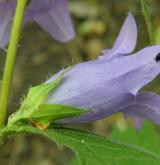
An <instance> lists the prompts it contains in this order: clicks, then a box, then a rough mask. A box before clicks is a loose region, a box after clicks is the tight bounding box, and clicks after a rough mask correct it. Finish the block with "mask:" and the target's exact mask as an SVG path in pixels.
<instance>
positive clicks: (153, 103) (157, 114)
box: [121, 92, 160, 124]
mask: <svg viewBox="0 0 160 165" xmlns="http://www.w3.org/2000/svg"><path fill="white" fill-rule="evenodd" d="M121 112H123V113H124V114H125V115H127V116H131V117H140V118H145V119H149V120H152V121H153V122H155V123H157V124H160V95H158V94H156V93H152V92H144V93H139V94H137V95H136V96H135V103H134V104H131V105H130V106H127V107H125V108H124V109H122V110H121Z"/></svg>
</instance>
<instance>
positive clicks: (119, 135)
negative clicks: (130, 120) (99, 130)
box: [112, 122, 160, 165]
mask: <svg viewBox="0 0 160 165" xmlns="http://www.w3.org/2000/svg"><path fill="white" fill-rule="evenodd" d="M112 138H114V139H117V140H120V141H121V142H125V143H128V144H134V145H138V146H141V147H143V148H145V149H147V150H150V151H151V152H153V153H155V154H157V155H160V140H159V139H160V135H159V134H158V133H157V131H156V129H155V126H154V125H153V124H152V123H149V122H145V123H144V124H143V127H142V128H141V130H139V131H136V130H135V128H134V127H133V126H129V127H128V129H127V130H126V131H123V132H122V131H120V130H119V129H118V128H113V131H112ZM114 164H115V163H114ZM142 164H145V165H155V164H156V162H153V161H148V160H143V162H142V161H139V160H134V161H132V160H125V161H124V160H121V161H119V162H118V163H117V164H115V165H142Z"/></svg>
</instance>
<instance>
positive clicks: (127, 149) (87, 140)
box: [0, 125, 160, 165]
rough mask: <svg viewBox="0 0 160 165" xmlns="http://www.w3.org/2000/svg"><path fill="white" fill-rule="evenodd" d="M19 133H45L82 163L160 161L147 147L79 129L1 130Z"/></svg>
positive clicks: (14, 127) (3, 133) (88, 164)
mask: <svg viewBox="0 0 160 165" xmlns="http://www.w3.org/2000/svg"><path fill="white" fill-rule="evenodd" d="M17 133H33V134H40V135H43V136H45V137H47V138H49V139H51V140H53V141H55V142H56V143H57V144H59V145H65V146H67V147H69V148H71V149H72V150H73V151H74V152H75V153H76V156H77V158H78V162H79V164H81V165H94V164H96V165H97V164H98V165H104V164H105V165H106V164H111V161H112V160H114V161H115V162H116V161H117V162H119V161H120V160H124V159H130V160H132V161H133V160H135V159H141V160H142V159H147V160H154V161H157V162H160V157H159V156H157V155H156V154H153V153H151V152H149V151H147V150H145V149H142V148H140V147H136V146H133V145H128V144H124V143H119V142H116V141H112V140H110V139H108V138H105V137H102V136H98V135H95V134H90V133H86V132H82V131H78V130H72V129H68V128H62V127H57V126H55V127H53V128H49V129H47V130H40V129H37V128H35V127H31V126H25V125H23V126H18V127H17V126H12V127H8V128H5V129H3V130H1V132H0V137H6V136H11V135H13V134H17Z"/></svg>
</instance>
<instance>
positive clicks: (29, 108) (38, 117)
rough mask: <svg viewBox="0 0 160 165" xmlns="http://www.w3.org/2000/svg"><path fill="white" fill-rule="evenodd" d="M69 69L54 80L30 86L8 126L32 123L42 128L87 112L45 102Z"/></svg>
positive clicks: (10, 118)
mask: <svg viewBox="0 0 160 165" xmlns="http://www.w3.org/2000/svg"><path fill="white" fill-rule="evenodd" d="M66 72H67V71H66V70H65V71H63V72H62V73H61V74H60V75H59V76H58V77H57V78H56V79H55V80H54V81H52V82H50V83H44V84H41V85H38V86H35V87H32V88H30V90H29V92H28V94H27V96H26V98H25V99H24V101H23V102H22V104H21V107H20V109H19V110H18V111H17V112H16V113H14V114H12V115H11V116H10V117H9V120H8V126H10V125H13V124H18V123H24V122H25V123H26V122H27V123H32V124H33V125H34V126H36V127H38V128H42V129H46V128H48V126H49V125H50V124H51V123H53V122H54V121H55V120H58V119H63V118H66V117H76V116H80V115H82V114H84V113H85V112H87V110H85V109H81V108H76V107H72V106H68V105H61V104H45V103H44V101H45V99H46V98H47V97H48V95H49V93H50V92H51V91H53V90H54V89H55V88H56V87H58V86H59V85H60V83H61V81H62V79H63V77H64V74H65V73H66Z"/></svg>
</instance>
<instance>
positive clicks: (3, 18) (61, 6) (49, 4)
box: [0, 0, 74, 48]
mask: <svg viewBox="0 0 160 165" xmlns="http://www.w3.org/2000/svg"><path fill="white" fill-rule="evenodd" d="M15 6H16V1H15V0H9V1H6V0H0V48H3V47H5V46H6V45H7V43H8V41H9V38H10V31H11V24H12V19H13V15H14V12H15ZM28 21H35V22H37V23H38V24H39V25H40V26H41V27H42V28H43V29H44V30H45V31H47V32H48V33H49V34H50V35H51V36H52V37H53V38H55V39H56V40H58V41H61V42H66V41H68V40H70V39H71V38H73V37H74V30H73V26H72V21H71V18H70V13H69V11H68V7H67V0H32V1H31V2H30V4H29V5H28V7H27V9H26V12H25V18H24V25H25V24H26V23H27V22H28Z"/></svg>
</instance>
